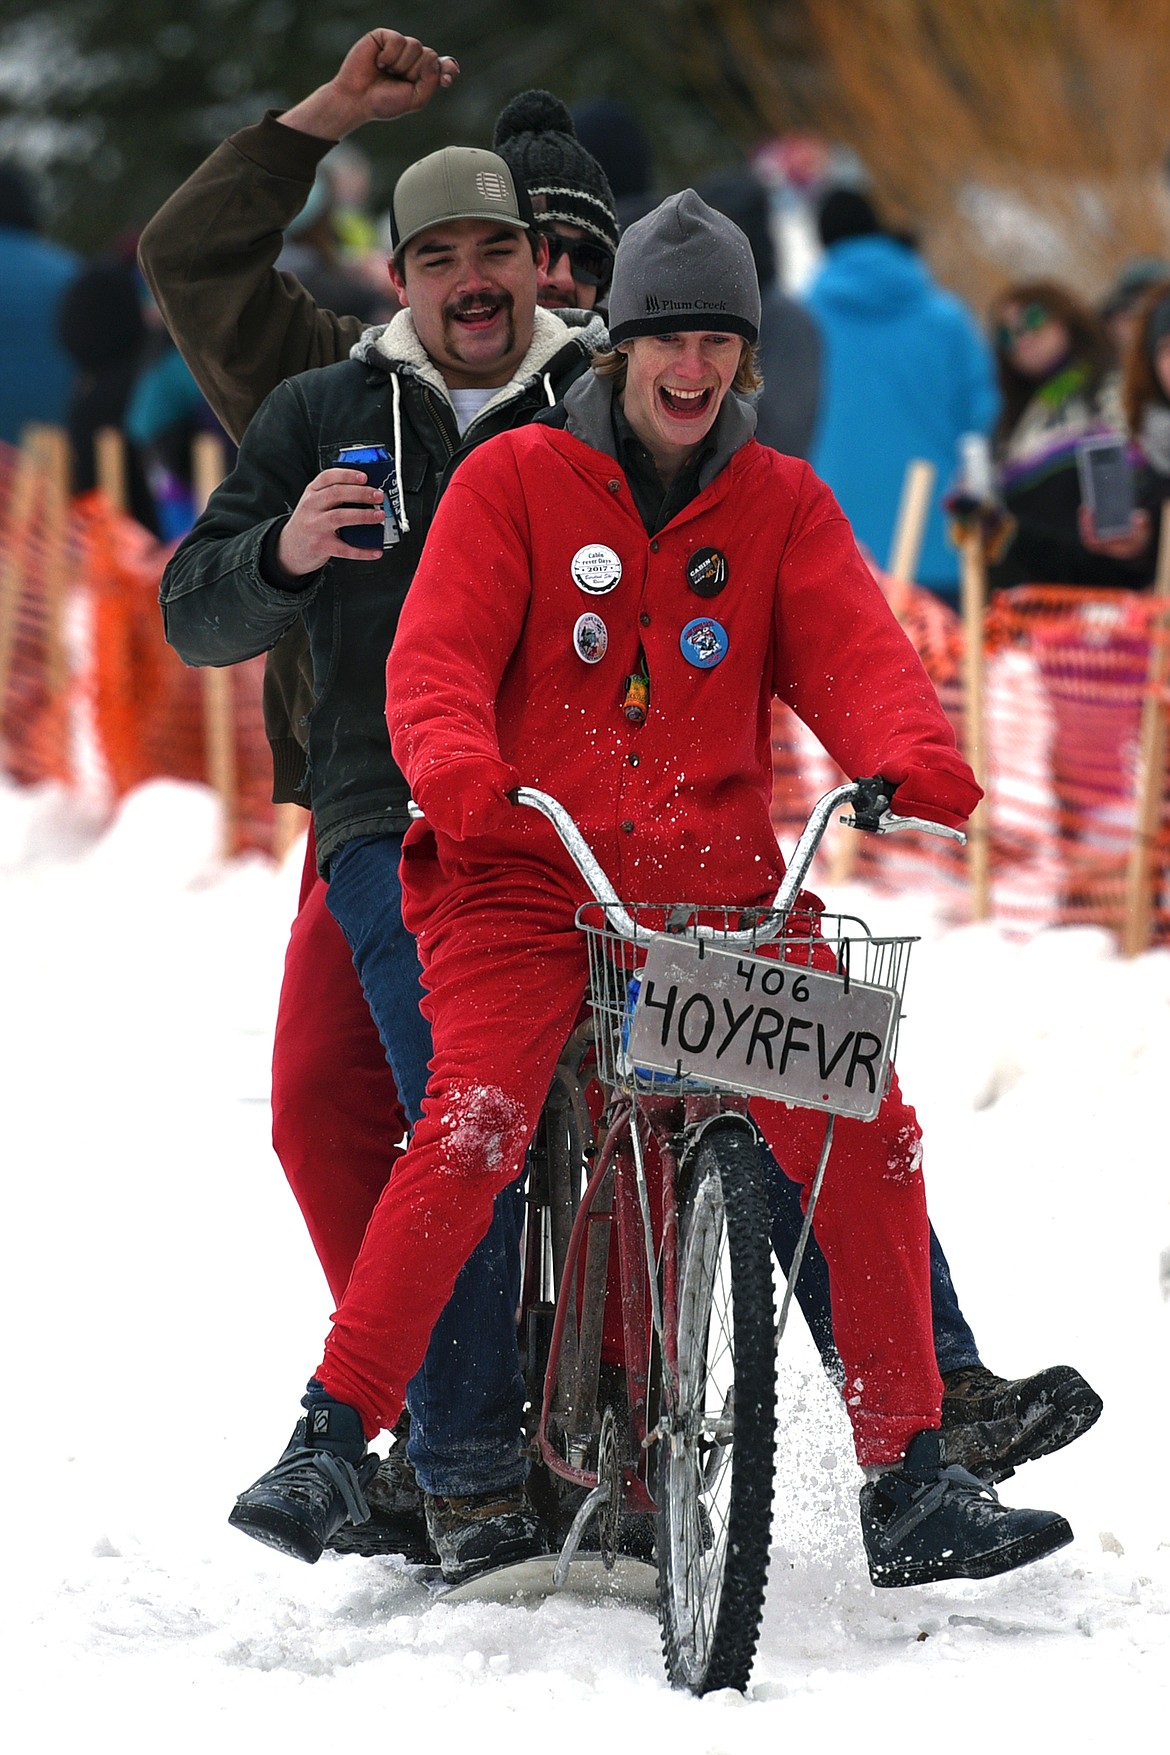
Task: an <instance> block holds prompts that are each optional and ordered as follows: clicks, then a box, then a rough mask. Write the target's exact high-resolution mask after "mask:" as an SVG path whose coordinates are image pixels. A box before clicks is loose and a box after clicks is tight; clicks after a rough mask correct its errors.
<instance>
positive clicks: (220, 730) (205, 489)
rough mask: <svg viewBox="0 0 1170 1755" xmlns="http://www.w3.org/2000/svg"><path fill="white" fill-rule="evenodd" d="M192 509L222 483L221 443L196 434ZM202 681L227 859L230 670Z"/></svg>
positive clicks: (233, 799)
mask: <svg viewBox="0 0 1170 1755" xmlns="http://www.w3.org/2000/svg"><path fill="white" fill-rule="evenodd" d="M191 465H192V478H193V487H194V495H195V509H196V511H197V512H202V511H203V509H204V507H205V506H206V505H207V502H208V500H209V499H210V498H211V496H212V494H213V493H214V492H215V490H216V488H217V487H218V486H219V484H220V482H221V481H222V480H223V476H224V450H223V443H222V441H221V440H219V439H217V438H216V437H215V435H214V433H199V434H197V435H196V437H195V441H194V443H193V445H192V448H191ZM201 674H202V677H203V747H204V750H205V752H206V755H205V759H206V762H207V779H208V783H209V784H210V785H211V786H212V787H213V788H214V790H215V792H216V795H217V796H218V798H219V802H220V811H221V815H222V821H223V852H224V857H225V859H230V858H231V857H232V855H233V854H234V853H235V851H236V817H237V806H238V797H239V789H238V777H237V773H236V726H235V708H234V705H233V701H232V675H231V670H230V669H225V668H220V667H217V666H212V665H209V666H208V667H207V668H206V669H205V670H203V671H202V673H201Z"/></svg>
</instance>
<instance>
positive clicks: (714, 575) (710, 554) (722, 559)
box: [687, 548, 727, 597]
mask: <svg viewBox="0 0 1170 1755" xmlns="http://www.w3.org/2000/svg"><path fill="white" fill-rule="evenodd" d="M726 583H727V556H726V555H725V554H723V553H722V551H721V550H720V549H717V548H697V549H696V550H695V552H694V554H693V555H691V557H690V559H689V560H688V561H687V584H688V585H689V586H690V589H691V590H692V591H693V592H694V594H695V596H696V597H718V595H719V593H720V592H721V591H722V589H723V587H724V586H725V585H726Z"/></svg>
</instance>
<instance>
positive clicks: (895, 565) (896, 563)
mask: <svg viewBox="0 0 1170 1755" xmlns="http://www.w3.org/2000/svg"><path fill="white" fill-rule="evenodd" d="M934 478H935V467H934V464H933V463H928V462H926V461H925V459H923V458H921V457H919V458H917V459H916V460H915V461H914V462H913V463H909V464H907V466H906V475H905V478H904V479H903V482H902V499H901V503H900V505H899V507H898V521H897V523H896V524H895V526H894V540H893V542H892V543H891V545H890V559H889V562H888V564H887V567H886V571H887V573H888V574H889V576H890V578H891V580H893V582H894V590H893V591H892V592H891V594H890V608H891V609H892V610H893V612H894V614H895V615H896V616H897V618H898V620H899V621H901V620H902V618H903V616H904V615H905V613H906V607H907V603H908V600H909V595H910V594H909V592H908V590H907V589H906V587H907V586H909V585H912V584H913V583H914V580H915V579H916V578H917V576H918V557H919V555H920V554H921V553H922V539H923V537H924V536H925V534H926V522H927V519H928V518H929V517H930V501H931V496H932V494H933V493H934ZM899 587H901V589H899Z"/></svg>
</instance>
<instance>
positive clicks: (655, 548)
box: [650, 542, 658, 555]
mask: <svg viewBox="0 0 1170 1755" xmlns="http://www.w3.org/2000/svg"><path fill="white" fill-rule="evenodd" d="M650 553H651V554H652V555H656V554H657V553H658V544H657V543H656V542H652V543H651V544H650Z"/></svg>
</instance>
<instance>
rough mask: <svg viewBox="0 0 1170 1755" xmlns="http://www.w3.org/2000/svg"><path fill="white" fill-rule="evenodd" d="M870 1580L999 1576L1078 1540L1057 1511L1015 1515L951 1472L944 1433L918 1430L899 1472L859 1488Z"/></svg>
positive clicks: (986, 1490)
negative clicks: (943, 1437)
mask: <svg viewBox="0 0 1170 1755" xmlns="http://www.w3.org/2000/svg"><path fill="white" fill-rule="evenodd" d="M861 1533H862V1537H863V1538H864V1541H865V1553H866V1558H867V1559H868V1561H869V1576H870V1578H871V1579H872V1580H873V1582H874V1584H876V1585H881V1586H883V1587H892V1586H895V1585H910V1584H932V1583H934V1582H935V1581H936V1580H938V1579H944V1578H993V1577H994V1576H995V1575H996V1573H999V1572H1011V1571H1012V1570H1013V1569H1014V1568H1015V1567H1017V1566H1026V1565H1027V1563H1028V1562H1029V1561H1030V1560H1039V1559H1040V1558H1041V1557H1042V1555H1044V1554H1051V1553H1053V1552H1054V1551H1055V1550H1056V1549H1057V1548H1063V1547H1064V1546H1065V1544H1066V1543H1067V1542H1071V1541H1072V1530H1071V1529H1070V1528H1069V1526H1068V1524H1067V1523H1066V1521H1065V1520H1064V1518H1063V1517H1060V1516H1059V1515H1058V1514H1057V1513H1056V1512H1055V1511H1013V1510H1011V1509H1010V1508H1009V1507H1008V1506H1006V1505H1001V1504H1000V1503H999V1500H998V1499H997V1498H996V1496H995V1494H994V1492H993V1491H992V1490H991V1488H990V1487H988V1486H987V1485H986V1483H985V1482H983V1481H980V1480H977V1479H976V1477H975V1476H974V1475H972V1474H969V1473H968V1472H967V1470H966V1469H962V1468H957V1467H955V1466H953V1465H952V1466H949V1467H948V1466H947V1463H946V1460H945V1450H944V1446H943V1443H942V1437H941V1434H940V1433H938V1432H919V1433H918V1435H917V1437H916V1438H913V1439H911V1441H910V1444H909V1446H908V1448H907V1450H906V1455H905V1457H904V1458H903V1460H902V1464H901V1467H900V1468H896V1469H891V1470H889V1471H888V1473H886V1474H884V1475H879V1476H878V1477H877V1479H876V1480H873V1481H867V1482H866V1484H865V1486H864V1487H863V1488H862V1489H861Z"/></svg>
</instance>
